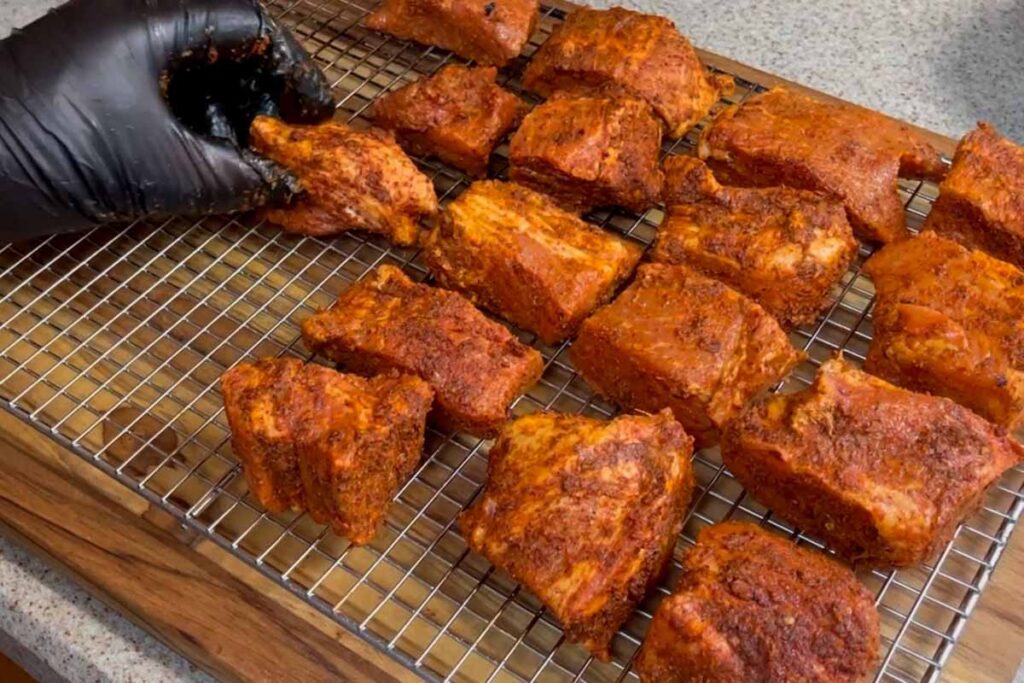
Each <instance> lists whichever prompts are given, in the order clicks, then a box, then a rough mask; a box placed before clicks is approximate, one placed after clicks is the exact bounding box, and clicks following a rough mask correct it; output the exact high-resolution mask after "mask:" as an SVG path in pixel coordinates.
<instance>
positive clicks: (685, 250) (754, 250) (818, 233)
mask: <svg viewBox="0 0 1024 683" xmlns="http://www.w3.org/2000/svg"><path fill="white" fill-rule="evenodd" d="M664 166H665V193H664V194H665V205H666V212H667V213H666V218H665V220H664V221H662V223H661V226H660V227H659V228H658V241H657V244H656V245H655V247H654V251H653V254H652V258H653V259H654V260H655V261H660V262H662V263H686V264H689V265H691V266H693V267H694V268H697V269H698V270H700V271H701V272H703V273H705V274H707V275H710V276H712V277H714V278H717V279H719V280H721V281H723V282H725V283H726V284H727V285H729V286H730V287H735V288H736V289H738V290H740V291H741V292H743V293H744V294H746V295H747V296H749V297H750V298H752V299H753V300H754V301H756V302H757V303H759V304H761V305H762V306H764V308H765V310H767V311H768V312H769V313H771V314H772V315H774V316H775V317H776V318H778V319H779V321H780V322H782V323H783V324H784V325H799V324H803V323H809V322H812V321H813V320H814V319H815V318H816V317H817V315H818V313H819V312H820V311H821V310H822V309H823V308H825V307H826V306H827V305H828V303H829V294H830V293H831V291H832V286H833V285H834V284H835V283H837V282H838V281H839V280H840V278H842V276H843V273H845V272H846V269H847V268H848V267H849V265H850V262H851V261H852V260H853V258H854V256H856V254H857V242H856V240H854V239H853V231H852V230H851V229H850V224H849V223H848V222H847V220H846V212H845V211H844V210H843V205H842V204H840V203H838V202H837V201H835V200H833V199H830V198H828V197H826V196H825V195H822V194H819V193H815V192H809V191H806V190H794V189H791V188H787V187H770V188H764V189H748V188H740V187H723V186H722V185H720V184H719V183H718V181H717V180H715V177H714V175H712V173H711V170H710V169H709V168H708V167H707V166H706V165H704V163H703V162H702V161H700V160H699V159H695V158H693V157H684V156H671V157H669V158H668V159H666V160H665V164H664Z"/></svg>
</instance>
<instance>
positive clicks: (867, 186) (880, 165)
mask: <svg viewBox="0 0 1024 683" xmlns="http://www.w3.org/2000/svg"><path fill="white" fill-rule="evenodd" d="M698 153H699V154H700V158H701V159H705V160H707V161H708V163H709V164H710V165H711V167H712V168H713V169H714V171H715V173H716V174H717V175H718V177H719V178H722V179H723V180H724V181H726V182H731V183H735V184H737V185H751V186H756V187H770V186H773V185H787V186H789V187H795V188H798V189H803V190H816V191H819V192H825V193H827V194H829V195H831V196H833V197H835V198H837V199H839V200H840V201H842V202H843V205H844V206H845V207H846V211H847V214H848V215H849V218H850V223H851V224H852V225H853V229H854V232H856V234H857V235H858V236H859V237H861V238H863V239H866V240H873V241H877V242H892V241H894V240H897V239H899V238H902V237H905V236H906V235H907V234H908V233H907V228H906V223H905V220H904V215H903V204H902V203H901V202H900V197H899V189H898V188H899V185H898V182H897V177H898V176H909V177H915V178H917V177H920V178H929V179H933V180H938V179H940V178H941V177H942V176H943V174H944V172H945V166H944V165H943V163H942V157H941V156H940V155H939V153H938V151H937V150H935V148H933V147H932V146H931V145H930V144H929V143H928V142H927V141H926V140H924V139H923V138H922V137H921V136H920V135H918V134H917V133H916V132H915V131H914V130H913V129H911V128H910V127H909V126H908V125H906V124H904V123H900V122H898V121H895V120H893V119H890V118H888V117H886V116H883V115H882V114H879V113H878V112H875V111H871V110H870V109H863V108H861V107H857V106H854V105H852V104H846V103H843V102H825V101H822V100H818V99H814V98H812V97H808V96H807V95H801V94H798V93H795V92H792V91H790V90H787V89H786V88H772V89H771V90H769V91H768V92H766V93H762V94H760V95H754V96H753V97H751V98H750V99H748V100H746V101H745V102H744V103H743V104H741V105H738V106H733V107H729V108H728V109H726V110H724V111H722V112H721V113H720V114H719V115H718V116H716V117H715V119H714V120H713V121H712V123H711V125H710V126H709V127H708V128H706V129H704V131H703V132H702V133H701V137H700V142H699V144H698Z"/></svg>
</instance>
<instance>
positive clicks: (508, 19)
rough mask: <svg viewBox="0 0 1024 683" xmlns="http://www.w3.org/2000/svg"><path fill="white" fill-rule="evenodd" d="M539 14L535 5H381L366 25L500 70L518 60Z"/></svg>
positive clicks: (484, 0)
mask: <svg viewBox="0 0 1024 683" xmlns="http://www.w3.org/2000/svg"><path fill="white" fill-rule="evenodd" d="M539 10H540V2H539V1H538V0H384V1H383V2H382V3H381V4H380V7H378V8H377V9H376V10H375V11H374V12H373V14H371V15H370V16H368V17H367V18H366V25H367V26H368V27H369V28H372V29H374V30H375V31H383V32H384V33H390V34H391V35H393V36H397V37H398V38H402V39H405V40H415V41H416V42H418V43H423V44H424V45H436V46H437V47H441V48H444V49H446V50H451V51H452V52H454V53H455V54H457V55H459V56H460V57H464V58H466V59H472V60H475V61H477V62H479V63H481V64H489V65H493V66H503V65H505V64H506V63H507V62H509V61H511V60H512V59H515V58H516V57H518V56H519V53H520V52H522V50H523V47H524V46H525V45H526V42H527V41H528V40H529V39H530V36H531V35H533V31H534V29H535V28H536V27H537V20H538V18H539Z"/></svg>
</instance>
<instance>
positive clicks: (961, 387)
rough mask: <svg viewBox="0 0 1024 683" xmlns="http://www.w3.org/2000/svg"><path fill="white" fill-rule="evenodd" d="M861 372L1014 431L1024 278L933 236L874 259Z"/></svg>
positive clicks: (1020, 399)
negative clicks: (868, 339)
mask: <svg viewBox="0 0 1024 683" xmlns="http://www.w3.org/2000/svg"><path fill="white" fill-rule="evenodd" d="M865 271H866V272H867V273H868V274H869V275H870V276H871V279H872V280H873V281H874V283H875V291H876V295H877V298H876V302H875V310H874V314H873V328H874V334H873V339H872V340H871V346H870V348H869V349H868V356H867V361H866V364H865V367H866V369H867V370H868V371H869V372H871V373H874V374H876V375H878V376H879V377H884V378H885V379H887V380H889V381H890V382H893V383H895V384H899V385H900V386H904V387H907V388H908V389H913V390H915V391H926V392H929V393H932V394H938V395H940V396H946V397H948V398H951V399H953V400H954V401H957V402H959V403H961V404H963V405H965V406H967V407H968V408H971V409H972V410H974V411H975V412H976V413H978V414H979V415H981V416H983V417H986V418H988V419H989V420H991V421H992V422H995V423H996V424H999V425H1002V426H1004V427H1007V428H1009V429H1014V428H1016V427H1017V426H1018V425H1020V424H1021V422H1022V420H1021V418H1022V415H1024V272H1022V271H1021V270H1019V269H1018V268H1016V267H1014V266H1012V265H1010V264H1009V263H1006V262H1004V261H999V260H998V259H995V258H992V257H991V256H989V255H988V254H986V253H984V252H981V251H971V250H969V249H967V248H966V247H963V246H961V245H959V244H957V243H955V242H952V241H950V240H947V239H943V238H941V237H939V236H937V235H936V234H935V233H933V232H924V233H922V234H921V235H919V236H918V237H915V238H913V239H911V240H906V241H904V242H901V243H899V244H892V245H889V246H888V247H886V248H885V249H883V250H882V251H880V252H878V253H877V254H875V255H874V256H873V257H872V258H871V259H870V260H869V261H868V263H867V265H866V266H865Z"/></svg>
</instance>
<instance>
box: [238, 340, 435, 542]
mask: <svg viewBox="0 0 1024 683" xmlns="http://www.w3.org/2000/svg"><path fill="white" fill-rule="evenodd" d="M221 390H222V393H223V394H224V406H225V410H226V412H227V416H228V424H229V425H230V427H231V437H232V440H231V443H232V448H233V450H234V452H235V455H236V456H237V457H238V459H239V461H240V462H241V463H242V469H243V471H244V472H245V478H246V480H247V481H248V483H249V490H250V491H252V493H253V495H254V496H256V498H257V500H259V501H260V503H261V504H262V505H263V506H264V507H266V508H267V509H268V510H271V511H272V512H282V511H284V510H288V509H294V510H299V509H303V508H305V509H307V510H308V511H309V513H310V515H311V516H312V517H313V518H314V519H315V520H316V521H317V522H319V523H321V524H324V523H326V524H330V525H331V527H332V528H333V530H334V532H335V533H337V534H339V535H341V536H345V537H347V538H348V539H349V540H350V541H352V543H355V544H362V543H367V542H369V541H370V540H371V539H373V537H374V536H375V535H376V533H377V529H378V528H379V527H380V524H381V522H382V521H383V519H384V516H385V515H386V514H387V510H388V506H390V504H391V500H392V498H393V497H394V496H395V493H396V492H397V491H398V489H399V487H400V486H401V485H402V484H403V483H404V482H405V480H406V479H408V477H409V475H411V474H412V471H413V468H415V466H416V463H417V462H418V461H419V458H420V454H421V453H422V451H423V432H424V427H425V424H426V418H427V412H428V411H429V410H430V403H431V399H432V398H433V393H432V392H431V390H430V387H429V386H428V385H427V383H426V382H424V381H423V380H421V379H419V378H418V377H414V376H412V375H399V374H398V373H391V374H387V375H381V376H378V377H374V378H372V379H363V378H362V377H357V376H355V375H345V374H342V373H340V372H336V371H334V370H331V369H330V368H326V367H323V366H321V365H315V364H311V365H303V364H302V363H301V362H300V361H298V360H295V359H281V358H274V359H264V360H260V361H257V362H255V363H242V364H240V365H236V366H235V367H233V368H231V369H230V370H228V371H227V372H226V373H224V376H223V378H222V379H221Z"/></svg>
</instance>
